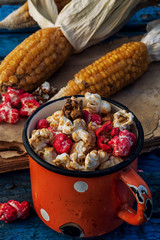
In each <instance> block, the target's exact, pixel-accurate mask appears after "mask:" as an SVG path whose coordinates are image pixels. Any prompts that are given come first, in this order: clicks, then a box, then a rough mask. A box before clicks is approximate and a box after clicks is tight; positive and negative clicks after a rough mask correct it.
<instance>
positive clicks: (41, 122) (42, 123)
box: [36, 119, 49, 129]
mask: <svg viewBox="0 0 160 240" xmlns="http://www.w3.org/2000/svg"><path fill="white" fill-rule="evenodd" d="M48 127H49V125H48V122H47V120H46V119H40V120H38V123H37V125H36V128H37V129H42V128H48Z"/></svg>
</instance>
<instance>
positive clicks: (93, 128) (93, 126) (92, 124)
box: [87, 122, 101, 132]
mask: <svg viewBox="0 0 160 240" xmlns="http://www.w3.org/2000/svg"><path fill="white" fill-rule="evenodd" d="M100 127H101V125H98V124H97V123H96V122H90V123H88V126H87V128H88V130H91V131H93V132H96V130H97V129H98V128H100Z"/></svg>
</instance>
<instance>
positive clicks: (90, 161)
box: [85, 150, 100, 171]
mask: <svg viewBox="0 0 160 240" xmlns="http://www.w3.org/2000/svg"><path fill="white" fill-rule="evenodd" d="M99 164H100V163H99V155H98V152H97V150H92V151H91V152H90V153H88V154H87V156H86V158H85V170H90V171H91V170H92V171H93V170H95V169H96V168H97V167H98V166H99Z"/></svg>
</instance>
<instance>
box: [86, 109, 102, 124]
mask: <svg viewBox="0 0 160 240" xmlns="http://www.w3.org/2000/svg"><path fill="white" fill-rule="evenodd" d="M83 115H84V120H85V122H86V123H89V122H91V121H92V122H95V123H97V124H99V125H101V123H102V119H101V117H100V116H99V115H98V114H94V113H89V112H88V111H86V110H84V111H83Z"/></svg>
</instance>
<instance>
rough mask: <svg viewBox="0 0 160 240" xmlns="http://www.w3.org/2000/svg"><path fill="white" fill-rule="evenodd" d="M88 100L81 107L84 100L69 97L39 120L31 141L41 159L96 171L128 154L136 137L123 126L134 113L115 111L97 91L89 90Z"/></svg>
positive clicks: (131, 119) (130, 119)
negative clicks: (113, 111)
mask: <svg viewBox="0 0 160 240" xmlns="http://www.w3.org/2000/svg"><path fill="white" fill-rule="evenodd" d="M85 102H86V105H87V106H84V108H82V101H81V100H80V101H78V100H77V99H76V98H75V97H71V98H68V99H67V100H66V103H65V105H64V106H63V107H62V110H59V111H56V112H55V113H53V114H52V115H51V116H48V117H47V118H46V119H40V121H38V123H37V128H38V129H37V130H33V131H32V135H31V138H30V144H31V146H32V147H33V148H34V149H35V152H36V153H37V154H38V155H39V156H40V157H41V158H42V159H44V160H45V161H47V162H49V163H51V164H53V165H55V166H57V167H63V168H66V169H69V170H78V171H94V170H97V169H99V170H101V169H105V168H108V167H112V166H114V165H115V164H119V163H120V162H122V161H124V159H125V158H126V157H127V156H129V154H130V153H131V151H132V149H133V147H134V145H135V142H136V136H135V135H134V134H133V133H132V132H129V131H128V130H126V129H125V130H124V129H123V128H128V127H129V126H130V124H132V123H133V118H132V117H133V115H132V114H131V113H127V112H126V111H125V110H120V111H118V112H117V113H112V112H111V105H110V104H109V103H108V102H106V101H103V100H102V99H101V97H100V95H98V94H91V93H86V94H85ZM116 124H118V126H119V127H117V125H116Z"/></svg>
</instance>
